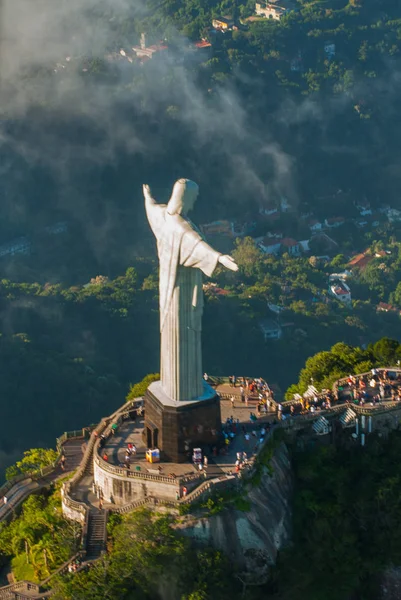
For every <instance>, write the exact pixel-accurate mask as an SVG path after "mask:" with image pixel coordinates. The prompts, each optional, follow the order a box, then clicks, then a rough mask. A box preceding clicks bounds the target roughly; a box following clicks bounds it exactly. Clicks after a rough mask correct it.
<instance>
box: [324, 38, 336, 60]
mask: <svg viewBox="0 0 401 600" xmlns="http://www.w3.org/2000/svg"><path fill="white" fill-rule="evenodd" d="M323 48H324V53H325V54H326V57H327V58H328V60H332V59H333V58H334V57H335V55H336V45H335V44H334V42H325V43H324V46H323Z"/></svg>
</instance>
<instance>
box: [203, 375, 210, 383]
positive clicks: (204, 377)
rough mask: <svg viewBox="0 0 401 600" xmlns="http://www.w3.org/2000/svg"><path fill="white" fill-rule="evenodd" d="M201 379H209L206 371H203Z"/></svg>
mask: <svg viewBox="0 0 401 600" xmlns="http://www.w3.org/2000/svg"><path fill="white" fill-rule="evenodd" d="M203 379H204V380H205V381H207V380H208V379H209V375H208V374H207V373H203Z"/></svg>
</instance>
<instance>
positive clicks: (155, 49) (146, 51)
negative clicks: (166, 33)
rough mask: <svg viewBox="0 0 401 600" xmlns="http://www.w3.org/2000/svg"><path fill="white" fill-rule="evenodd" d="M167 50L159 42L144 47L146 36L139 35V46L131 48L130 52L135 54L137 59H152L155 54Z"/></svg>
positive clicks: (165, 46) (166, 47) (164, 45)
mask: <svg viewBox="0 0 401 600" xmlns="http://www.w3.org/2000/svg"><path fill="white" fill-rule="evenodd" d="M167 49H168V46H167V45H166V44H163V43H162V42H160V43H159V44H153V45H152V46H148V47H147V46H146V35H145V34H144V33H142V34H141V41H140V44H139V46H133V47H132V50H133V51H134V52H135V54H136V55H137V57H138V58H147V59H148V58H153V56H154V55H155V54H157V53H160V52H164V51H165V50H167Z"/></svg>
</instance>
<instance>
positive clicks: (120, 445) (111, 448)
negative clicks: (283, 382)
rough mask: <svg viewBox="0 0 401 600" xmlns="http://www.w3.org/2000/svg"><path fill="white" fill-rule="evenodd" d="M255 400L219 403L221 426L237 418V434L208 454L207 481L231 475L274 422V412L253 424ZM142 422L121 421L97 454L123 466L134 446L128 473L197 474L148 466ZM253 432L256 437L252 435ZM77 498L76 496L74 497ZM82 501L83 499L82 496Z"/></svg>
mask: <svg viewBox="0 0 401 600" xmlns="http://www.w3.org/2000/svg"><path fill="white" fill-rule="evenodd" d="M256 404H257V401H255V402H252V403H251V402H249V406H246V405H245V404H244V403H241V402H240V401H238V402H235V403H234V407H233V406H232V403H231V401H230V400H221V403H220V406H221V416H222V423H223V424H224V423H225V422H226V420H227V418H231V417H232V418H233V419H234V420H235V421H237V419H239V425H236V429H237V433H236V435H235V437H234V439H233V440H232V441H231V443H230V445H229V446H228V447H226V448H225V449H224V450H223V452H221V453H220V454H219V455H218V456H216V457H214V456H212V455H211V454H209V455H208V461H209V465H208V467H207V479H210V478H214V477H218V476H220V475H223V474H227V473H231V472H233V471H234V470H235V461H236V459H237V452H246V453H247V455H248V457H250V456H251V455H252V454H253V453H254V451H255V447H256V446H257V444H258V442H259V438H260V429H261V428H262V426H263V423H265V424H266V423H267V422H270V423H271V422H273V421H274V420H275V413H274V412H270V413H268V414H267V415H264V416H263V417H260V418H259V419H258V420H257V421H256V422H252V421H251V420H250V414H251V412H252V413H255V410H256V409H255V407H256ZM143 426H144V421H143V419H138V418H137V419H136V421H135V422H134V421H124V422H123V423H122V424H121V425H120V427H119V428H118V430H117V432H116V433H115V434H114V435H112V436H110V437H109V439H108V440H107V442H106V444H105V446H104V447H103V448H102V449H101V450H100V455H101V456H102V455H103V453H105V452H106V453H107V456H108V462H109V463H110V464H113V465H116V466H119V465H122V466H124V459H125V452H126V449H127V444H128V443H132V444H135V446H136V448H137V454H136V456H131V460H130V465H131V467H130V468H131V470H135V469H137V468H138V467H139V468H140V469H141V471H143V472H145V473H146V472H150V473H152V472H154V471H156V472H157V473H159V470H158V469H159V467H160V468H161V471H160V474H162V475H170V474H174V475H177V476H184V475H190V474H193V473H196V472H197V471H198V467H197V466H196V465H193V464H192V463H191V462H190V461H188V462H187V463H171V462H163V461H160V463H157V464H154V465H152V464H150V463H149V462H147V461H146V456H145V455H146V450H147V447H146V446H145V445H144V443H143V441H142V431H143ZM243 426H244V427H245V428H246V430H247V432H248V433H250V440H249V441H246V439H245V436H244V433H243V431H242V427H243ZM252 432H255V433H256V435H252ZM88 483H89V481H88V482H86V481H84V480H82V481H81V482H80V485H79V487H81V488H82V492H81V493H82V494H83V493H84V489H85V486H87V485H88ZM74 497H76V498H77V499H79V498H78V494H77V495H76V496H74ZM82 498H84V496H83V495H82ZM92 503H95V504H96V500H95V498H94V497H93V498H92Z"/></svg>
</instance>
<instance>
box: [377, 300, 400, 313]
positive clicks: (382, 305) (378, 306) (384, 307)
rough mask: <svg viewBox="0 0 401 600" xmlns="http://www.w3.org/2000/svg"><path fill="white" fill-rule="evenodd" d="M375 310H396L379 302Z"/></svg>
mask: <svg viewBox="0 0 401 600" xmlns="http://www.w3.org/2000/svg"><path fill="white" fill-rule="evenodd" d="M377 310H385V311H389V310H390V311H393V310H397V309H396V308H395V307H394V306H392V305H391V304H386V303H385V302H379V304H378V305H377Z"/></svg>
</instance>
